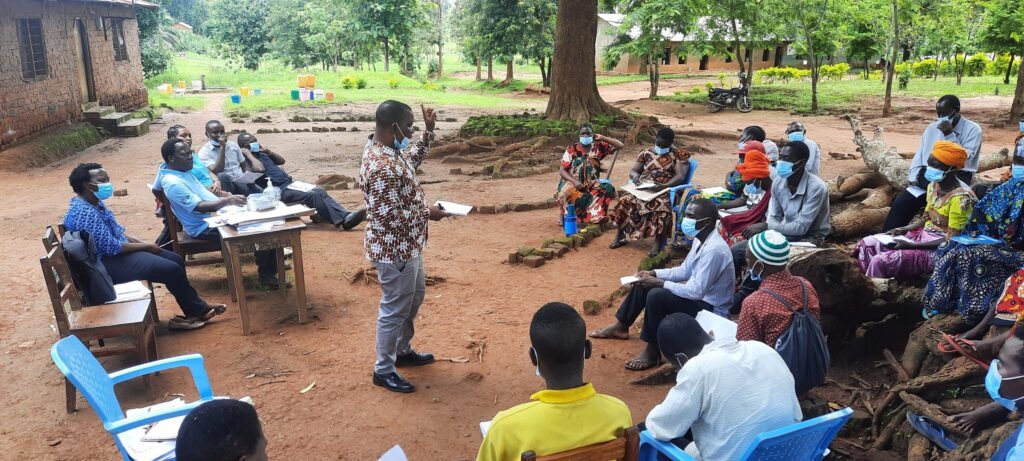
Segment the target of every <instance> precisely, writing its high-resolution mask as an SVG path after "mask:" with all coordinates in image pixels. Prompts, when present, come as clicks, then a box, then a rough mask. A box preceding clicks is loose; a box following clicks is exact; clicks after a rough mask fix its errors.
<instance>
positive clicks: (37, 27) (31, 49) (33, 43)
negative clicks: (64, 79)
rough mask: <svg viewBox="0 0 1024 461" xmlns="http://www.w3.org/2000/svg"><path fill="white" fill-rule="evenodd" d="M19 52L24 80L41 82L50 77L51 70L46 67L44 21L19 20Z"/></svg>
mask: <svg viewBox="0 0 1024 461" xmlns="http://www.w3.org/2000/svg"><path fill="white" fill-rule="evenodd" d="M18 51H19V53H20V54H21V77H22V78H24V79H25V80H41V79H44V78H46V77H49V76H50V71H49V68H47V66H46V45H45V44H44V43H43V20H42V19H19V20H18Z"/></svg>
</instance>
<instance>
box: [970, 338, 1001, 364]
mask: <svg viewBox="0 0 1024 461" xmlns="http://www.w3.org/2000/svg"><path fill="white" fill-rule="evenodd" d="M958 342H959V341H958ZM1005 342H1006V338H1005V337H997V338H993V339H985V340H981V341H974V344H973V345H974V352H975V353H976V354H977V357H978V358H979V359H981V360H982V361H983V362H989V361H991V360H992V359H994V358H996V357H998V356H999V349H1002V348H1003V343H1005ZM960 345H961V346H965V344H964V343H962V342H960ZM968 350H970V349H968Z"/></svg>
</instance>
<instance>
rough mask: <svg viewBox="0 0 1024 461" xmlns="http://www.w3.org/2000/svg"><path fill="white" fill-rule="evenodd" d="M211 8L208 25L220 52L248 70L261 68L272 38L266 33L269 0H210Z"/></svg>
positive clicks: (211, 36)
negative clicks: (261, 60) (265, 24)
mask: <svg viewBox="0 0 1024 461" xmlns="http://www.w3.org/2000/svg"><path fill="white" fill-rule="evenodd" d="M209 9H210V15H209V17H208V18H207V23H206V25H207V28H208V30H209V32H210V38H211V39H213V42H214V43H215V44H216V45H217V47H218V49H219V50H220V52H221V53H222V54H223V55H224V56H226V57H228V58H229V59H236V60H239V61H241V63H242V66H243V67H245V68H246V69H253V70H256V69H258V68H259V66H260V59H262V58H263V55H264V54H266V53H267V51H268V44H269V41H270V36H269V35H268V34H266V33H265V32H264V19H265V15H266V13H267V11H269V10H270V4H269V0H209Z"/></svg>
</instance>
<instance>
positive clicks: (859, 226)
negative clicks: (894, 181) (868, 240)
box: [829, 189, 895, 239]
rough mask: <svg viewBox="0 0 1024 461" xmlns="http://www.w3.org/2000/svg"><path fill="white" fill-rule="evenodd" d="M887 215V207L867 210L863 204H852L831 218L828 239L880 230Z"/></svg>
mask: <svg viewBox="0 0 1024 461" xmlns="http://www.w3.org/2000/svg"><path fill="white" fill-rule="evenodd" d="M893 191H895V189H893ZM869 198H871V197H869ZM865 200H867V199H865ZM890 200H891V199H890ZM888 215H889V207H885V208H868V207H867V206H865V205H864V204H863V203H857V204H854V205H853V206H851V207H850V208H847V209H846V210H844V211H843V212H842V213H839V214H837V215H835V216H833V217H832V233H831V234H829V237H832V238H836V239H842V238H846V237H852V236H856V235H863V234H867V233H871V232H875V231H878V230H881V228H882V224H884V223H885V217H886V216H888Z"/></svg>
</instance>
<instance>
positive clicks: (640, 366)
mask: <svg viewBox="0 0 1024 461" xmlns="http://www.w3.org/2000/svg"><path fill="white" fill-rule="evenodd" d="M662 363H664V362H662V361H661V360H654V361H650V362H648V361H644V360H637V359H633V360H630V361H628V362H626V364H625V365H623V367H624V368H625V369H627V370H629V371H644V370H650V369H651V368H655V367H657V366H660V365H661V364H662ZM634 364H635V365H634Z"/></svg>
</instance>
